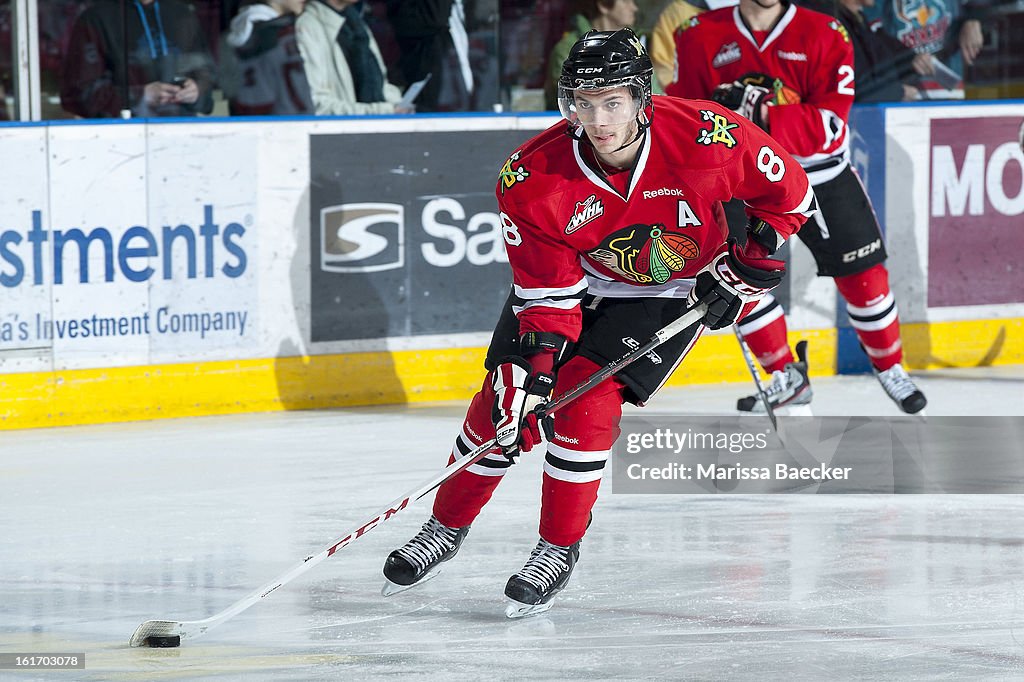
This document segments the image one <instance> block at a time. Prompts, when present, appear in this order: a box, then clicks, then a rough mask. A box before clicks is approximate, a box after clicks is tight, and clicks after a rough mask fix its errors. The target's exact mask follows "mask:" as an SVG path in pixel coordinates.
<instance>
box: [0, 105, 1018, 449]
mask: <svg viewBox="0 0 1024 682" xmlns="http://www.w3.org/2000/svg"><path fill="white" fill-rule="evenodd" d="M1022 115H1024V107H1022V106H1021V105H1020V104H1019V103H1010V104H1006V103H1002V104H978V105H963V104H960V105H956V106H927V107H902V106H893V107H887V108H885V107H870V108H865V109H860V110H858V111H857V112H856V113H855V117H854V119H853V124H854V126H855V133H856V135H854V155H853V158H854V161H855V163H856V165H857V166H858V168H860V169H861V171H862V175H863V176H864V178H865V180H866V183H867V185H868V188H869V191H870V193H871V194H872V198H873V200H874V202H875V205H876V208H877V209H878V210H879V212H880V214H881V215H880V216H879V217H880V218H881V219H882V221H883V223H884V224H885V226H886V229H887V238H888V242H889V250H890V260H889V267H890V273H891V278H892V282H893V288H894V291H895V293H896V295H897V300H898V301H899V304H900V312H901V318H902V320H903V321H904V323H905V324H904V332H903V339H904V344H905V347H906V350H907V361H908V362H907V364H909V366H910V367H912V368H917V369H923V368H928V367H948V366H971V365H979V364H1010V363H1021V362H1024V340H1022V337H1024V329H1022V319H1024V276H1022V273H1021V269H1020V265H1019V263H1018V259H1016V258H1015V257H1014V255H1015V254H1019V253H1021V252H1022V247H1024V231H1022V230H1021V229H1020V226H1021V223H1022V219H1021V216H1022V214H1024V187H1022V181H1021V176H1022V166H1024V159H1022V154H1021V151H1020V149H1019V147H1018V146H1017V143H1016V139H1017V129H1018V127H1019V125H1020V119H1021V117H1022ZM555 121H556V119H555V118H553V117H551V116H547V115H517V116H512V115H493V116H492V115H479V116H450V117H431V118H428V117H416V118H407V119H402V118H398V119H388V118H374V117H366V118H361V119H297V120H281V119H259V120H247V121H237V120H233V121H229V120H211V119H207V120H203V121H188V122H184V121H160V122H155V123H147V122H142V121H140V122H130V123H113V124H80V123H64V122H54V123H49V124H39V125H31V124H29V125H10V126H4V127H0V153H2V154H3V158H4V159H7V160H8V162H7V163H5V164H4V165H3V167H2V168H0V182H2V183H3V186H5V187H6V188H8V192H7V195H6V196H7V199H6V200H5V201H4V202H3V203H2V204H0V287H2V294H3V298H2V305H0V366H2V373H0V428H7V429H10V428H24V427H34V426H48V425H58V424H81V423H93V422H104V421H122V420H133V419H150V418H155V417H176V416H185V415H201V414H223V413H230V412H244V411H258V410H279V409H299V408H312V407H327V406H342V405H359V404H382V403H394V402H403V401H428V400H441V399H459V398H465V397H467V396H469V395H470V394H471V393H472V391H473V390H475V388H476V387H477V385H478V384H479V382H480V380H481V378H482V370H481V360H482V356H483V349H484V347H485V346H486V344H487V341H488V339H489V331H490V329H491V327H492V326H493V323H494V320H495V319H496V317H497V310H498V307H499V306H500V304H501V302H502V301H503V299H504V296H505V294H506V292H507V287H508V282H509V280H510V275H509V270H508V264H507V259H506V257H505V254H504V251H503V247H502V237H501V227H500V223H499V221H498V217H497V214H496V207H495V202H494V183H495V180H496V177H497V172H498V170H499V167H500V166H501V164H502V162H503V161H504V160H505V159H507V158H508V156H509V154H510V153H511V152H512V151H514V150H515V148H516V146H517V145H518V144H520V143H521V142H522V141H524V140H526V139H528V138H529V137H530V136H532V135H533V134H534V133H536V132H537V131H539V130H541V129H543V128H545V127H547V126H548V125H550V124H552V123H554V122H555ZM371 133H372V134H371ZM883 133H884V134H883ZM883 207H884V209H883ZM1004 254H1008V255H1004ZM780 298H782V300H783V301H784V302H785V303H786V304H787V310H788V312H789V319H790V329H791V332H792V334H793V336H794V337H795V338H808V339H810V340H811V344H810V348H811V367H812V373H814V374H819V375H820V374H831V373H834V372H835V371H837V369H838V370H843V371H845V370H849V368H851V367H856V365H857V363H858V362H859V361H860V355H859V354H860V351H859V349H857V348H856V345H855V344H852V345H851V343H850V334H849V330H848V325H847V323H846V322H845V319H844V318H845V315H844V314H843V312H842V310H838V309H837V303H836V294H835V287H834V285H833V284H832V282H831V280H827V279H822V278H816V277H815V276H814V264H813V261H812V259H811V258H810V255H809V254H808V253H807V252H806V250H805V249H804V248H803V246H802V245H800V244H797V245H795V246H794V250H793V253H792V254H791V276H790V277H789V281H788V286H787V287H785V288H784V289H783V291H781V292H780ZM746 376H747V375H746V369H745V367H744V366H743V364H742V361H741V359H740V356H739V354H738V352H737V349H736V347H735V340H734V339H733V337H732V336H731V335H727V334H715V335H710V336H708V337H706V338H705V339H703V340H702V341H701V343H700V344H698V346H697V347H696V349H695V350H694V351H693V353H692V354H691V356H690V357H689V358H688V359H687V362H686V363H684V365H683V366H682V367H681V368H680V369H679V371H677V373H676V374H675V376H674V377H673V380H672V381H673V383H707V382H717V381H742V380H744V379H745V377H746Z"/></svg>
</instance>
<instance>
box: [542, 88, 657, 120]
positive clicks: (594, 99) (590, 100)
mask: <svg viewBox="0 0 1024 682" xmlns="http://www.w3.org/2000/svg"><path fill="white" fill-rule="evenodd" d="M641 107H642V104H641V101H640V91H639V88H637V87H636V86H635V85H621V86H618V87H614V88H567V87H564V86H561V85H560V86H559V87H558V110H559V111H560V112H561V113H562V116H563V117H564V118H565V119H566V120H567V121H569V123H570V124H578V125H582V126H617V125H623V124H625V123H630V122H631V121H635V120H636V119H637V116H638V114H639V113H640V109H641Z"/></svg>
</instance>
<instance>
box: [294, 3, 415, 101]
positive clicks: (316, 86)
mask: <svg viewBox="0 0 1024 682" xmlns="http://www.w3.org/2000/svg"><path fill="white" fill-rule="evenodd" d="M357 3H358V0H310V2H309V3H308V4H307V5H306V9H305V11H304V12H303V13H302V14H301V15H300V16H299V18H298V20H297V21H296V24H295V29H296V37H297V38H298V43H299V52H300V53H301V54H302V61H303V63H304V65H305V70H306V79H307V80H308V81H309V88H310V92H311V93H312V95H313V104H314V106H315V109H316V113H317V114H318V115H332V114H333V115H351V114H408V113H412V112H413V108H412V107H408V108H406V107H401V106H399V102H400V100H401V98H402V93H401V91H400V90H399V89H398V88H397V87H395V86H394V85H392V84H391V83H389V82H388V79H387V69H386V68H385V66H384V59H383V58H382V57H381V53H380V48H379V47H378V46H377V41H376V40H374V38H373V33H372V32H371V31H370V29H369V27H368V26H367V25H366V22H364V21H363V19H362V15H361V12H360V8H359V7H357V6H356V5H357Z"/></svg>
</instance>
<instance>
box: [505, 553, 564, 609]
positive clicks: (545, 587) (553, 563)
mask: <svg viewBox="0 0 1024 682" xmlns="http://www.w3.org/2000/svg"><path fill="white" fill-rule="evenodd" d="M579 558H580V543H579V542H577V543H575V544H573V545H570V546H568V547H562V546H560V545H553V544H551V543H550V542H548V541H547V540H545V539H543V538H541V540H540V542H538V543H537V546H536V547H534V548H533V551H532V552H530V558H529V559H527V561H526V564H525V565H524V566H523V567H522V568H521V569H520V570H519V572H518V573H516V574H515V575H514V576H512V577H511V578H509V579H508V583H507V584H506V585H505V596H506V597H508V598H509V599H510V600H511V603H510V604H509V605H508V607H507V608H506V609H505V615H506V616H507V617H509V618H522V617H524V616H532V615H534V614H537V613H543V612H544V611H547V610H548V609H550V608H551V600H552V599H553V598H554V596H555V595H556V594H558V593H559V592H560V591H561V590H562V588H563V587H565V586H566V584H567V583H568V582H569V576H571V575H572V569H573V567H574V566H575V565H576V562H577V561H578V560H579Z"/></svg>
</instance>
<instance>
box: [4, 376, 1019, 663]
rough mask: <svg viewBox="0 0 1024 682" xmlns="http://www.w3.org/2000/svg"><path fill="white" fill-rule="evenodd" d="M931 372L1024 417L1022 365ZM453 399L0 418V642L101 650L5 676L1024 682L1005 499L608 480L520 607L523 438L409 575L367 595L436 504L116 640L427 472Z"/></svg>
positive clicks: (714, 406)
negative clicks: (565, 582)
mask: <svg viewBox="0 0 1024 682" xmlns="http://www.w3.org/2000/svg"><path fill="white" fill-rule="evenodd" d="M920 384H921V386H922V388H923V389H924V390H925V391H926V393H927V394H928V397H929V399H930V405H929V408H928V413H929V415H932V416H938V415H962V414H965V415H993V414H995V415H1020V414H1024V399H1022V398H1024V368H1003V369H985V368H979V369H974V370H947V371H943V372H932V373H929V374H926V375H924V376H923V378H921V379H920ZM814 388H815V402H814V407H815V413H816V414H819V415H827V414H837V415H847V414H884V415H896V414H898V413H897V412H896V408H895V407H894V406H893V405H892V404H891V403H890V402H889V401H888V399H886V398H885V397H884V395H883V394H882V392H881V389H880V388H879V386H878V385H877V383H876V382H875V380H874V379H873V378H871V377H844V378H829V379H817V380H815V382H814ZM748 389H749V386H748V385H745V384H738V385H729V386H716V387H698V388H681V389H671V390H669V391H666V392H665V393H664V394H662V395H659V396H658V397H657V398H656V400H655V401H654V402H653V403H652V405H651V408H652V409H657V410H658V411H675V412H678V413H686V412H702V413H718V412H721V413H729V411H730V409H731V408H732V406H733V405H734V403H735V399H736V398H737V397H738V396H739V395H742V394H744V393H745V392H748ZM463 412H464V405H463V404H444V405H431V406H425V407H424V406H413V407H390V408H361V409H348V410H331V411H313V412H292V413H282V414H269V415H266V414H263V415H245V416H233V417H211V418H202V419H181V420H168V421H159V422H147V423H134V424H122V425H110V426H95V427H78V428H60V429H50V430H34V431H20V432H6V433H3V434H0V439H2V440H0V442H2V444H3V445H2V448H0V652H6V653H10V652H31V653H45V652H85V654H86V669H85V670H79V671H72V672H59V673H57V672H53V673H46V674H44V673H31V674H28V673H23V672H19V673H12V672H10V671H0V679H7V678H10V679H18V680H22V679H62V680H67V679H76V680H79V679H80V680H110V679H118V680H135V679H161V680H194V679H218V680H256V679H267V680H319V679H324V680H326V679H359V680H364V679H377V678H384V677H387V676H390V675H395V674H401V675H402V676H403V679H442V678H443V679H446V680H449V679H450V680H482V679H512V678H516V679H545V680H550V679H615V680H620V679H638V680H639V679H701V680H704V679H720V678H729V679H750V680H764V679H779V678H788V679H815V680H820V679H836V678H840V679H843V678H858V679H878V678H884V679H956V680H963V679H979V678H986V679H991V678H997V679H1014V678H1017V679H1019V678H1021V677H1022V676H1024V596H1022V594H1024V591H1022V581H1024V577H1022V576H1024V530H1022V521H1021V519H1022V518H1024V500H1022V499H1021V498H1019V497H1017V496H1010V495H1006V496H996V495H956V496H954V495H942V496H940V495H902V496H862V495H834V496H811V495H773V496H667V495H613V494H609V490H607V489H603V491H602V492H603V494H602V497H601V499H600V500H599V501H598V505H597V508H596V509H595V517H594V525H593V526H592V528H591V530H590V532H589V533H588V535H587V538H586V539H585V540H584V543H583V547H582V554H581V558H580V563H579V565H578V566H577V570H576V573H575V574H574V576H573V580H572V582H571V583H570V585H569V587H568V588H567V589H566V591H565V592H563V593H562V595H560V597H559V599H558V602H557V603H556V605H555V607H554V608H553V609H552V610H551V611H549V612H547V613H545V614H543V615H541V616H537V617H534V618H530V619H525V620H522V621H509V620H506V618H505V617H504V613H503V610H504V603H503V599H502V589H503V587H504V583H505V580H506V579H507V577H508V576H509V575H510V574H511V573H513V572H514V571H515V570H517V569H518V568H519V567H520V566H521V565H522V562H523V561H524V560H525V558H526V556H527V554H528V553H529V550H530V549H531V548H532V547H533V545H534V543H535V542H536V526H537V516H538V505H539V481H540V472H541V457H540V456H530V455H528V456H525V457H524V458H523V459H522V462H521V463H520V464H519V465H518V466H517V467H515V468H514V469H513V470H512V471H511V472H510V473H509V475H508V476H507V477H506V480H505V481H504V482H503V484H502V485H501V486H500V487H499V489H498V492H497V493H496V495H495V497H494V499H493V500H492V502H491V503H490V504H489V505H488V507H487V508H486V509H485V510H484V512H483V514H482V515H481V517H480V518H479V519H478V520H477V522H476V524H474V527H473V530H472V532H471V533H470V535H469V537H468V538H467V540H466V543H465V544H464V546H463V548H462V551H461V552H460V554H459V556H458V557H456V559H454V560H453V561H451V562H450V563H449V564H447V565H446V569H445V571H444V572H443V573H442V574H441V575H440V576H439V577H438V578H437V579H436V580H433V581H430V582H429V583H427V584H425V585H423V586H422V588H418V589H414V590H410V591H407V592H403V593H401V594H398V595H394V596H393V597H390V598H387V599H385V598H382V597H381V596H380V588H381V585H382V583H383V578H382V576H381V574H380V568H381V565H382V563H383V561H384V557H385V556H386V555H387V553H388V552H389V551H390V550H391V549H393V548H394V547H395V546H397V545H399V544H400V543H402V542H404V541H405V540H406V539H407V538H408V537H410V536H411V535H412V534H413V533H414V532H415V531H416V530H417V529H418V527H419V525H420V523H421V522H422V521H423V520H424V519H425V518H426V516H427V514H428V513H429V505H428V504H424V503H421V504H420V505H418V506H417V507H416V508H414V509H412V510H411V511H409V512H408V513H404V514H400V515H398V516H397V517H395V518H394V519H392V520H391V521H389V522H388V523H386V524H384V525H382V526H381V527H380V528H378V529H376V530H374V531H373V532H371V533H369V534H367V535H366V536H364V537H363V538H361V539H360V540H359V541H358V542H355V543H353V544H352V545H350V546H349V547H347V548H345V549H343V550H341V551H340V552H339V553H338V554H337V555H335V556H333V557H331V558H329V559H327V560H326V561H325V562H324V563H323V564H321V565H319V566H317V567H316V568H315V569H313V570H312V571H310V572H309V573H308V574H307V575H305V576H303V577H301V578H299V579H298V580H296V581H295V582H293V583H290V584H288V585H287V586H285V587H284V588H282V589H280V590H278V591H277V592H276V593H274V594H273V595H271V596H270V597H268V598H267V599H265V600H264V601H262V602H261V603H259V604H257V605H256V606H254V607H253V608H251V609H250V610H248V611H246V612H244V613H242V614H241V615H239V616H237V617H235V618H233V619H231V620H229V621H228V622H226V623H225V624H223V625H221V626H220V627H218V628H216V629H215V630H213V631H211V632H210V633H209V634H207V635H206V636H204V637H202V638H201V639H197V640H193V641H190V642H186V643H185V644H184V645H183V646H182V647H181V648H180V649H169V650H166V649H165V650H154V649H131V648H129V647H128V646H127V641H128V637H129V636H130V635H131V633H132V631H133V630H134V629H135V627H136V626H138V625H139V624H140V623H142V622H143V621H145V620H149V619H156V618H161V619H181V620H199V619H202V618H206V617H207V616H210V615H212V614H214V613H217V612H219V611H221V610H222V609H225V608H227V607H228V606H229V605H231V604H232V603H234V602H235V601H236V600H238V599H239V598H241V597H242V596H244V595H245V594H247V593H248V592H250V591H251V590H253V589H255V588H257V587H259V586H260V585H263V584H265V583H267V582H269V581H270V580H271V579H273V578H274V577H275V576H276V575H278V574H279V573H281V572H282V571H284V570H286V569H287V568H289V567H290V566H291V565H293V564H295V563H296V562H298V561H300V560H302V559H303V558H304V557H305V556H307V555H309V554H313V553H315V552H316V551H319V550H320V549H323V548H324V547H326V546H327V545H329V544H330V543H331V542H332V541H333V540H335V539H337V537H338V535H339V534H341V533H343V532H344V531H346V530H348V529H349V528H350V527H353V526H355V525H357V524H359V523H361V522H362V521H365V520H367V516H368V515H372V513H373V512H374V511H376V510H377V509H379V508H380V507H381V506H383V505H384V504H386V503H387V502H389V501H391V500H392V499H394V498H395V497H397V496H399V495H400V494H402V493H403V492H405V491H407V490H409V489H412V488H414V487H415V486H416V485H417V484H419V483H421V482H422V481H424V480H426V479H428V478H430V476H431V475H433V474H434V473H436V472H437V471H439V470H440V469H441V468H442V467H443V465H444V463H445V458H446V453H447V451H448V449H449V448H450V446H451V439H452V436H453V435H454V433H455V432H456V429H457V427H458V425H459V423H460V421H461V418H462V415H463ZM751 418H758V417H751ZM759 418H761V419H764V417H763V416H762V417H759ZM1007 446H1008V447H1018V448H1019V447H1020V444H1019V443H1016V444H1008V445H1007ZM606 483H607V482H606ZM429 499H431V498H429V497H428V498H427V500H425V501H424V502H426V501H428V500H429Z"/></svg>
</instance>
